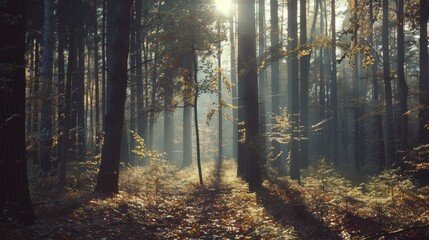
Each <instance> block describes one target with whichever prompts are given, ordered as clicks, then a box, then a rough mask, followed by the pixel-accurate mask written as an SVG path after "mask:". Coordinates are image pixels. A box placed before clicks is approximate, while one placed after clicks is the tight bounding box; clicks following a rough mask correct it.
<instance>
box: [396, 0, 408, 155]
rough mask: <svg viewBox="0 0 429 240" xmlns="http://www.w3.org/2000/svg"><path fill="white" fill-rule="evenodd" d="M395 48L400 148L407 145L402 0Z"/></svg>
mask: <svg viewBox="0 0 429 240" xmlns="http://www.w3.org/2000/svg"><path fill="white" fill-rule="evenodd" d="M397 7H398V9H397V21H398V23H397V35H398V40H397V50H398V86H399V93H400V100H399V101H400V102H399V105H400V108H401V121H400V122H401V129H400V132H401V148H402V149H406V148H407V145H408V140H407V138H408V115H407V111H408V103H407V100H408V85H407V82H406V80H405V69H404V68H405V35H404V23H405V19H404V18H405V16H404V0H398V5H397Z"/></svg>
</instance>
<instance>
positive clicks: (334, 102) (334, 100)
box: [301, 0, 338, 165]
mask: <svg viewBox="0 0 429 240" xmlns="http://www.w3.org/2000/svg"><path fill="white" fill-rule="evenodd" d="M331 14H332V15H331V31H332V32H331V35H332V36H331V38H332V43H331V48H332V49H331V67H332V69H331V109H332V135H331V143H332V144H331V152H332V162H333V163H334V164H336V165H337V164H338V88H337V54H336V49H337V46H336V41H337V38H336V25H335V20H336V18H335V0H332V1H331ZM301 112H302V109H301Z"/></svg>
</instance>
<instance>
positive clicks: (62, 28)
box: [57, 1, 67, 186]
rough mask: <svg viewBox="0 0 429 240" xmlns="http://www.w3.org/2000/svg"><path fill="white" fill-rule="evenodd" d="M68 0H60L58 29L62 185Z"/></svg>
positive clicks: (62, 175)
mask: <svg viewBox="0 0 429 240" xmlns="http://www.w3.org/2000/svg"><path fill="white" fill-rule="evenodd" d="M66 7H67V6H66V2H64V1H60V2H58V14H57V29H58V159H59V166H58V179H59V184H60V185H61V186H65V183H66V154H65V149H66V147H67V139H66V138H65V136H66V134H65V131H66V125H65V115H66V112H65V110H66V106H65V95H66V92H65V91H66V76H65V57H64V51H65V49H66V41H67V39H66V38H67V36H66V22H67V19H66V16H65V13H66V11H67V9H66Z"/></svg>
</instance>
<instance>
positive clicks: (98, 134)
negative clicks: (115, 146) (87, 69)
mask: <svg viewBox="0 0 429 240" xmlns="http://www.w3.org/2000/svg"><path fill="white" fill-rule="evenodd" d="M92 13H93V21H94V23H93V27H94V73H95V76H94V81H95V83H94V84H95V96H94V98H95V134H96V138H95V153H96V154H98V153H100V143H101V142H100V140H101V129H100V79H99V67H98V64H99V63H98V62H99V53H98V43H99V39H98V38H99V37H98V21H97V0H94V2H93V10H92Z"/></svg>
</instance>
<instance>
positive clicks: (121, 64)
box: [95, 0, 132, 194]
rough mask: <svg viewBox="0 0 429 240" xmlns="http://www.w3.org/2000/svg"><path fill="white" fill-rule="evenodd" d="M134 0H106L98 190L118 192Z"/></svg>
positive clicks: (106, 192)
mask: <svg viewBox="0 0 429 240" xmlns="http://www.w3.org/2000/svg"><path fill="white" fill-rule="evenodd" d="M131 5H132V0H107V14H108V17H107V26H108V28H107V48H108V49H107V94H106V97H107V109H106V116H105V122H106V123H105V137H104V143H103V149H102V153H101V165H100V171H99V172H98V179H97V186H96V187H95V191H96V192H100V193H105V194H115V193H118V178H119V159H120V149H121V134H122V128H123V124H124V112H125V100H126V89H127V59H128V50H129V49H128V47H129V34H130V10H131Z"/></svg>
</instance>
